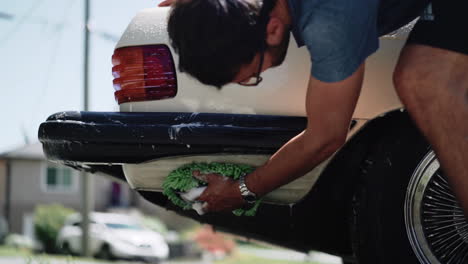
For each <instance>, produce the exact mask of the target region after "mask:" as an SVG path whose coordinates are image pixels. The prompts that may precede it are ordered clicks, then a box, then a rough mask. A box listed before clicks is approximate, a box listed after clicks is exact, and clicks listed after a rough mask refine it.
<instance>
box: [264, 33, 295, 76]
mask: <svg viewBox="0 0 468 264" xmlns="http://www.w3.org/2000/svg"><path fill="white" fill-rule="evenodd" d="M289 38H290V33H289V31H286V33H285V34H284V37H283V41H282V42H281V43H280V44H279V45H278V46H275V47H271V46H270V47H268V51H269V52H270V53H271V55H272V58H273V59H272V65H271V66H272V67H276V66H279V65H281V64H282V63H283V61H284V59H285V58H286V54H287V53H288V47H289Z"/></svg>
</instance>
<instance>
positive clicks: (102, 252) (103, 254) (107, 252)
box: [96, 244, 114, 260]
mask: <svg viewBox="0 0 468 264" xmlns="http://www.w3.org/2000/svg"><path fill="white" fill-rule="evenodd" d="M96 257H97V258H100V259H106V260H112V259H114V255H113V254H112V251H111V249H110V246H109V245H108V244H104V245H102V246H101V248H100V249H99V251H98V253H97V254H96Z"/></svg>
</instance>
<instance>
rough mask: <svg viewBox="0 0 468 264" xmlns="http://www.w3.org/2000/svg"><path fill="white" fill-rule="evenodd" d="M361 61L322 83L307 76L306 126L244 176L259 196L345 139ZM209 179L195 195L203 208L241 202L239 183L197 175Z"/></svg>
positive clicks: (307, 167)
mask: <svg viewBox="0 0 468 264" xmlns="http://www.w3.org/2000/svg"><path fill="white" fill-rule="evenodd" d="M363 76H364V64H363V65H361V66H360V67H359V69H358V70H357V71H356V72H355V73H354V74H353V75H352V76H351V77H349V78H347V79H346V80H344V81H341V82H337V83H324V82H321V81H319V80H317V79H315V78H313V77H311V78H310V81H309V87H308V90H307V96H306V110H307V117H308V124H307V128H306V130H304V131H303V132H302V133H301V134H299V135H297V136H296V137H294V138H293V139H291V140H290V141H289V142H288V143H286V144H285V145H284V146H283V147H282V148H281V149H280V150H278V151H277V152H276V153H275V154H274V155H273V156H272V157H271V158H270V159H269V160H268V161H267V162H266V163H265V164H264V165H262V166H261V167H259V168H257V169H256V170H255V171H254V172H253V173H252V174H250V175H248V176H247V177H246V184H247V186H248V188H249V189H250V190H251V191H253V192H254V193H256V194H257V195H259V196H263V195H265V194H266V193H269V192H271V191H272V190H274V189H276V188H278V187H280V186H282V185H284V184H287V183H289V182H290V181H293V180H295V179H297V178H299V177H301V176H302V175H304V174H306V173H307V172H309V171H310V170H312V169H313V168H314V167H315V166H317V165H318V164H319V163H320V162H322V161H324V160H325V159H327V158H328V157H329V156H330V155H332V154H333V153H334V152H335V151H336V150H337V149H338V148H339V147H341V146H342V145H343V143H344V142H345V139H346V136H347V133H348V129H349V125H350V122H351V118H352V114H353V112H354V108H355V106H356V102H357V99H358V97H359V93H360V90H361V86H362V79H363ZM196 176H197V177H198V178H200V179H201V180H203V181H206V182H208V183H209V184H208V188H207V189H206V190H205V191H204V192H203V194H202V195H201V196H200V197H199V198H198V200H200V201H204V202H206V203H205V207H204V210H205V211H207V212H208V211H225V210H232V209H235V208H239V207H241V206H242V204H243V203H244V201H243V199H242V197H241V195H240V192H239V185H238V183H237V182H235V181H230V180H226V179H225V178H223V177H220V176H219V175H216V174H209V175H198V174H197V175H196Z"/></svg>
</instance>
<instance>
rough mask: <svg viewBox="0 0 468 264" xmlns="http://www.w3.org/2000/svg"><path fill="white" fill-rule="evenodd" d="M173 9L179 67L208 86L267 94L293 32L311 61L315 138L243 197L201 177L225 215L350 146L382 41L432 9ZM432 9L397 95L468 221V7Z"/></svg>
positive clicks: (257, 174) (288, 150)
mask: <svg viewBox="0 0 468 264" xmlns="http://www.w3.org/2000/svg"><path fill="white" fill-rule="evenodd" d="M171 4H174V6H173V10H172V12H171V15H170V18H169V24H168V31H169V36H170V39H171V42H172V45H173V47H174V49H175V50H176V51H177V52H178V53H179V58H180V64H179V67H180V69H181V70H182V71H185V72H187V73H189V74H191V75H192V76H194V77H195V78H197V79H198V80H200V81H201V82H203V83H205V84H208V85H214V86H217V87H221V86H223V85H224V84H227V83H231V82H235V83H239V84H240V85H258V84H259V83H260V82H261V81H262V78H261V72H262V71H264V70H266V69H268V68H271V67H274V66H277V65H280V64H281V63H282V61H283V59H284V57H285V55H286V51H287V47H288V42H289V35H290V32H291V31H292V33H293V35H294V37H295V39H296V42H297V43H298V44H299V45H300V46H302V45H305V46H307V49H308V50H309V52H310V56H311V60H312V70H311V75H310V79H309V84H308V89H307V95H306V98H305V105H306V112H307V118H308V125H307V128H306V129H305V130H304V131H303V132H302V133H300V134H299V135H297V136H296V137H294V138H293V139H291V140H290V141H289V142H288V143H286V144H285V145H284V146H283V147H282V148H281V149H280V150H278V151H277V152H276V153H275V154H274V155H273V156H272V157H271V158H270V159H269V160H268V162H267V163H266V164H264V165H263V166H261V167H259V168H257V170H255V171H254V172H253V173H251V174H249V175H247V176H246V177H245V185H243V186H242V187H246V188H247V191H245V192H243V193H242V194H241V191H240V189H239V182H234V181H229V180H226V179H224V178H223V177H220V176H218V175H200V174H196V176H197V177H200V178H202V179H204V180H205V181H207V182H208V183H209V186H208V188H207V190H206V191H205V192H204V193H203V194H202V195H201V196H200V197H199V200H201V201H205V202H206V204H205V205H206V206H205V210H206V211H222V210H231V209H233V208H238V207H241V206H243V204H244V203H245V201H244V198H246V197H245V196H256V197H261V196H263V195H265V194H266V193H268V192H270V191H272V190H274V189H276V188H278V187H279V186H281V185H283V184H286V183H288V182H290V181H292V180H294V179H296V178H298V177H300V176H302V175H304V174H305V173H306V172H308V171H310V170H311V169H313V168H314V167H315V166H316V165H318V164H319V163H320V162H322V161H324V160H325V159H326V158H328V157H329V156H331V155H332V154H333V153H334V152H335V151H336V150H337V149H338V148H340V147H341V146H342V145H343V144H344V142H345V139H346V135H347V132H348V128H349V124H350V121H351V118H352V114H353V112H354V108H355V106H356V102H357V99H358V97H359V94H360V90H361V86H362V81H363V77H364V71H365V60H366V59H367V57H368V56H370V55H371V54H372V53H374V52H375V51H376V50H377V49H378V37H379V36H380V35H382V34H385V33H388V32H389V31H391V30H395V29H397V28H398V27H400V26H402V25H404V24H406V23H408V22H410V21H411V20H412V19H414V18H415V17H416V16H417V15H419V14H420V13H421V12H422V11H423V9H424V8H425V7H426V6H427V5H428V4H429V2H428V1H425V0H352V1H351V0H276V1H275V0H263V2H262V1H257V0H179V1H175V0H167V1H164V2H162V3H161V4H160V5H161V6H165V5H171ZM430 4H431V5H430V8H428V9H427V11H428V13H426V14H425V15H424V16H423V18H422V19H421V20H420V21H419V22H418V24H417V25H416V27H415V28H414V29H413V32H412V33H411V35H410V37H409V39H408V43H407V45H406V46H405V47H404V48H403V50H402V52H401V55H400V59H399V62H398V64H397V67H396V69H395V73H394V81H395V88H396V90H397V93H398V95H399V97H400V99H401V101H402V102H403V104H404V105H405V107H406V109H407V110H408V112H409V113H410V115H411V117H412V118H413V120H414V122H415V123H416V124H417V125H418V127H419V129H420V130H421V131H422V132H423V134H424V135H425V136H426V138H427V139H428V140H429V142H430V143H431V145H432V147H433V148H434V150H435V152H436V153H437V155H438V159H439V160H440V162H441V166H442V168H443V170H444V172H445V174H446V175H447V178H448V179H449V181H450V183H451V185H452V188H453V190H454V192H455V194H456V195H457V197H458V199H459V201H460V202H461V204H462V206H463V208H464V211H465V214H468V122H467V120H468V34H467V32H466V28H468V27H467V26H468V20H467V19H466V18H465V14H464V13H465V12H466V11H467V10H468V2H467V1H464V0H454V1H443V0H432V1H431V3H430ZM316 113H320V115H316ZM314 114H315V115H314ZM244 190H246V189H245V188H244Z"/></svg>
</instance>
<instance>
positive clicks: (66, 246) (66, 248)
mask: <svg viewBox="0 0 468 264" xmlns="http://www.w3.org/2000/svg"><path fill="white" fill-rule="evenodd" d="M61 251H62V254H64V255H70V256H71V255H73V253H72V251H71V249H70V244H68V242H63V244H62V248H61Z"/></svg>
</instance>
